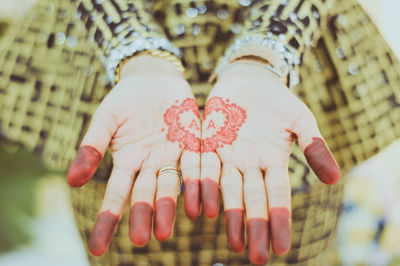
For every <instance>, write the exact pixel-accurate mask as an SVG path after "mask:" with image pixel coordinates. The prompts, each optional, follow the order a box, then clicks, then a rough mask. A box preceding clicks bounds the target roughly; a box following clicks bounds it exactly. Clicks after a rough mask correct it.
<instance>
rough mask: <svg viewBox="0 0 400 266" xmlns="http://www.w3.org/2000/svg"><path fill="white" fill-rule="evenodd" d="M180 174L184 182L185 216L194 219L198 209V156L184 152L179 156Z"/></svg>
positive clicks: (197, 214) (198, 211) (197, 154)
mask: <svg viewBox="0 0 400 266" xmlns="http://www.w3.org/2000/svg"><path fill="white" fill-rule="evenodd" d="M181 172H182V176H183V180H184V182H185V190H184V200H185V211H186V215H187V216H188V217H189V218H190V219H196V218H197V217H198V216H199V215H200V212H201V209H200V154H199V153H196V152H191V151H188V150H184V151H183V153H182V156H181Z"/></svg>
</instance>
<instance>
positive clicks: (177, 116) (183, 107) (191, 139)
mask: <svg viewBox="0 0 400 266" xmlns="http://www.w3.org/2000/svg"><path fill="white" fill-rule="evenodd" d="M191 112H192V113H193V115H194V117H192V118H191V119H189V120H190V122H189V123H187V124H186V125H185V124H184V121H182V119H181V118H182V116H183V115H185V114H188V115H189V117H190V116H193V115H192V114H191ZM185 120H187V117H186V119H185ZM164 122H165V124H166V125H167V127H168V132H167V140H168V141H170V142H172V143H174V142H179V143H180V147H182V146H183V148H184V149H186V150H189V151H193V152H200V136H196V134H195V133H197V132H199V131H200V113H199V108H198V107H197V104H196V101H195V100H194V99H193V98H186V99H185V100H183V102H182V103H181V104H180V105H173V106H171V107H170V108H168V110H167V111H166V112H165V113H164ZM185 122H188V121H185ZM191 130H192V131H194V132H195V133H194V132H191Z"/></svg>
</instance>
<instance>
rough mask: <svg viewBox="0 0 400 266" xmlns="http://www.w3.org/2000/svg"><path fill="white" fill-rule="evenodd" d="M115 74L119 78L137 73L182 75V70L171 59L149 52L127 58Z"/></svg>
mask: <svg viewBox="0 0 400 266" xmlns="http://www.w3.org/2000/svg"><path fill="white" fill-rule="evenodd" d="M117 74H119V77H120V78H121V79H122V78H124V77H127V76H130V75H137V74H141V75H145V74H167V75H171V76H177V77H182V71H181V70H180V69H178V67H177V66H176V65H175V64H173V63H172V62H171V61H169V60H167V59H165V58H162V57H159V56H155V55H150V54H140V55H137V56H133V57H131V58H129V59H127V60H126V62H123V65H122V66H121V67H120V70H119V73H117Z"/></svg>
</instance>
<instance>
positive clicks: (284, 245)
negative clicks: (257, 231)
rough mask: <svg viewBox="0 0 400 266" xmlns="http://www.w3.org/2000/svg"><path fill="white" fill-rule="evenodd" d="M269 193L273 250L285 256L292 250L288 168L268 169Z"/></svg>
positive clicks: (267, 185)
mask: <svg viewBox="0 0 400 266" xmlns="http://www.w3.org/2000/svg"><path fill="white" fill-rule="evenodd" d="M265 185H266V189H267V193H268V205H269V217H270V221H271V222H270V224H271V225H270V228H271V240H272V249H273V251H274V252H275V253H276V254H277V255H283V254H285V253H287V252H288V251H289V249H290V210H291V208H290V196H291V194H290V182H289V176H288V168H287V167H279V168H268V172H267V173H266V176H265Z"/></svg>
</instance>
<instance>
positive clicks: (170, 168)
mask: <svg viewBox="0 0 400 266" xmlns="http://www.w3.org/2000/svg"><path fill="white" fill-rule="evenodd" d="M163 173H174V174H178V175H179V174H180V171H179V170H178V168H176V167H173V166H166V167H163V168H161V169H160V170H158V173H157V176H159V175H161V174H163Z"/></svg>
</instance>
